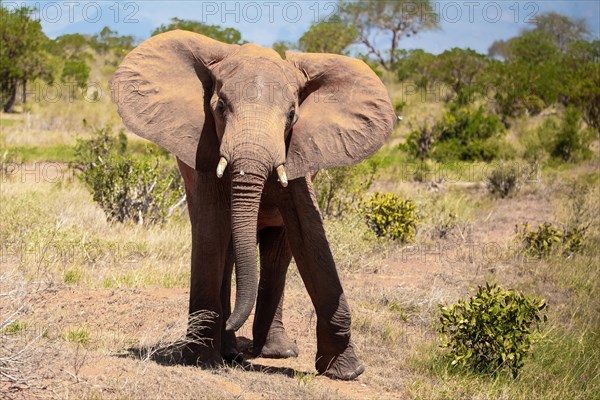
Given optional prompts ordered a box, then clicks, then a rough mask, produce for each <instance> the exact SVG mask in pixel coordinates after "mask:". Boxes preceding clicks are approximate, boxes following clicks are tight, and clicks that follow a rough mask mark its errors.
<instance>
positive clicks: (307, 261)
mask: <svg viewBox="0 0 600 400" xmlns="http://www.w3.org/2000/svg"><path fill="white" fill-rule="evenodd" d="M112 89H113V97H114V99H115V102H116V103H117V105H118V107H119V113H120V114H121V116H122V117H123V121H124V123H125V124H126V126H127V127H128V128H129V129H130V130H131V131H133V132H134V133H137V134H139V135H140V136H143V137H146V138H148V139H150V140H153V141H154V142H156V143H158V144H160V145H162V146H164V147H165V148H167V149H169V150H170V151H172V152H173V153H174V154H175V155H176V156H177V157H178V165H179V168H180V171H181V173H182V176H183V178H184V182H185V188H186V193H187V197H188V206H189V214H190V220H191V224H192V241H193V243H192V274H191V290H190V307H189V312H190V315H193V314H194V313H195V312H198V311H201V310H209V311H213V312H214V313H215V314H216V315H217V317H216V320H215V321H212V322H207V323H205V324H204V327H203V328H202V329H201V332H200V330H199V329H198V327H197V326H196V327H193V328H192V327H191V324H190V329H189V330H188V335H189V336H190V337H195V336H198V335H201V336H203V337H205V338H206V339H208V340H206V341H205V344H204V345H200V344H195V345H189V346H188V347H187V348H186V351H185V354H184V356H185V359H186V361H187V362H189V363H192V364H198V363H201V364H212V365H214V364H218V363H220V362H221V361H222V360H223V358H225V359H233V358H236V357H239V355H238V350H237V346H236V338H235V330H237V329H239V328H240V327H241V325H242V324H243V323H244V322H245V321H246V319H247V318H248V316H249V314H250V313H251V311H252V308H253V306H254V302H255V300H256V311H255V316H254V324H253V352H254V353H255V354H256V355H259V354H260V355H263V356H267V357H293V356H297V355H298V348H297V346H296V344H295V343H294V342H293V341H291V340H290V339H289V338H288V337H287V335H286V333H285V329H284V327H283V323H282V316H281V314H282V310H281V309H282V302H283V289H284V283H285V275H286V271H287V268H288V265H289V263H290V261H291V257H292V255H293V256H294V258H295V260H296V263H297V265H298V270H299V271H300V275H301V277H302V279H303V281H304V284H305V286H306V289H307V291H308V293H309V295H310V298H311V300H312V303H313V305H314V307H315V310H316V314H317V355H316V368H317V370H318V372H319V373H322V374H325V375H327V376H329V377H332V378H338V379H354V378H356V377H357V376H358V375H360V374H361V373H362V372H363V370H364V368H363V366H362V365H361V363H360V361H359V359H358V357H357V356H356V354H355V352H354V349H353V345H352V341H351V337H350V309H349V307H348V304H347V302H346V298H345V297H344V292H343V289H342V286H341V284H340V280H339V278H338V274H337V271H336V268H335V262H334V260H333V256H332V254H331V251H330V249H329V244H328V242H327V239H326V236H325V232H324V229H323V223H322V220H321V216H320V213H319V209H318V206H317V204H316V201H315V196H314V193H313V189H312V183H311V179H310V176H311V173H314V172H316V171H317V170H318V169H320V168H326V167H331V166H337V165H350V164H353V163H356V162H359V161H361V160H362V159H364V158H366V157H367V156H369V155H370V154H372V153H373V152H374V151H376V150H377V148H379V147H380V146H381V144H383V143H384V142H385V140H386V139H387V138H388V137H389V135H390V133H391V129H392V126H393V121H394V119H395V115H394V113H393V111H392V109H391V105H390V102H389V98H388V97H387V92H386V90H385V87H384V86H383V85H382V84H381V82H380V81H379V80H378V78H377V77H376V76H375V75H374V74H373V73H372V71H371V70H370V69H369V68H368V67H366V66H365V65H364V63H362V62H360V61H357V60H352V59H350V58H347V57H343V56H335V55H325V54H319V55H317V54H305V53H288V54H287V57H286V60H283V59H282V58H281V57H280V56H279V55H278V54H277V53H276V52H274V51H273V50H271V49H267V48H262V47H259V46H255V45H251V44H248V45H243V46H237V45H226V44H222V43H219V42H216V41H214V40H211V39H208V38H206V37H204V36H201V35H196V34H192V33H189V32H182V31H174V32H169V33H165V34H162V35H158V36H156V37H154V38H152V39H150V40H148V41H147V42H145V43H143V44H142V45H140V46H139V47H138V48H137V49H136V50H134V51H133V52H132V53H131V54H130V55H128V56H127V57H126V58H125V60H124V61H123V63H122V64H121V66H120V67H119V69H118V70H117V72H116V73H115V76H114V77H113V80H112ZM220 158H223V159H224V160H226V161H227V166H226V168H224V174H223V176H222V177H218V176H217V173H216V168H217V163H218V162H219V159H220ZM279 166H284V168H285V169H286V170H287V177H288V179H289V184H288V185H287V187H284V186H285V178H284V177H280V179H279V180H278V175H277V174H276V173H275V169H276V168H277V167H279ZM280 181H281V182H280ZM257 233H258V234H257ZM257 237H258V246H259V249H260V282H258V276H257V275H258V273H257V266H256V259H257ZM234 261H235V266H236V288H237V290H236V301H235V308H234V310H233V311H231V308H230V289H231V274H232V267H233V265H234Z"/></svg>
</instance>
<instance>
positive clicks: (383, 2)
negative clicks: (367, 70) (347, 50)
mask: <svg viewBox="0 0 600 400" xmlns="http://www.w3.org/2000/svg"><path fill="white" fill-rule="evenodd" d="M340 18H341V19H342V21H343V22H344V23H346V24H347V25H351V26H353V27H354V28H355V29H356V31H357V37H358V39H357V43H360V44H362V45H364V46H365V47H366V48H367V51H368V53H367V55H368V56H372V57H374V58H375V60H377V62H378V63H379V64H380V65H381V66H382V67H383V68H384V69H386V70H391V69H393V68H394V65H395V63H396V62H397V61H398V58H399V53H398V49H399V43H400V39H402V38H403V37H410V36H412V35H415V34H417V33H419V32H421V31H425V30H431V29H437V28H438V26H439V16H438V15H437V14H436V12H435V10H434V8H433V6H432V3H431V1H430V0H365V1H356V2H342V3H340ZM382 34H383V35H385V37H387V38H388V39H389V46H387V50H385V51H382V50H381V49H380V47H379V46H378V42H377V39H378V38H380V37H381V35H382Z"/></svg>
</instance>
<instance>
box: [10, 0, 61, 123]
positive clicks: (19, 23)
mask: <svg viewBox="0 0 600 400" xmlns="http://www.w3.org/2000/svg"><path fill="white" fill-rule="evenodd" d="M32 11H33V10H32V9H30V8H27V7H21V8H19V9H16V10H12V11H11V10H8V9H6V8H4V7H2V6H1V4H0V21H2V24H0V37H1V38H2V45H1V46H0V80H1V83H0V93H1V96H2V108H3V110H4V112H12V111H13V107H14V104H15V101H16V98H17V86H18V84H19V82H21V83H22V85H23V92H24V93H25V92H26V85H27V81H29V80H32V79H36V78H39V77H41V78H45V79H46V80H52V77H53V73H52V71H53V68H52V57H51V56H50V54H48V53H47V52H46V51H45V50H44V49H45V46H46V44H47V42H48V38H47V37H46V35H45V34H44V32H42V26H41V24H40V22H39V21H34V20H32V19H31V18H30V17H29V15H30V14H31V12H32Z"/></svg>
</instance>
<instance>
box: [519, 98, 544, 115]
mask: <svg viewBox="0 0 600 400" xmlns="http://www.w3.org/2000/svg"><path fill="white" fill-rule="evenodd" d="M544 107H546V103H544V100H542V99H540V98H539V97H538V96H536V95H529V96H525V98H523V108H524V109H525V110H527V113H528V114H529V115H538V114H539V113H541V112H542V110H543V109H544Z"/></svg>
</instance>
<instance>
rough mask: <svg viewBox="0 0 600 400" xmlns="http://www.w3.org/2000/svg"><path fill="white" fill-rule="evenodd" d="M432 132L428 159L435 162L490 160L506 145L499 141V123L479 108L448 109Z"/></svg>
mask: <svg viewBox="0 0 600 400" xmlns="http://www.w3.org/2000/svg"><path fill="white" fill-rule="evenodd" d="M434 131H435V143H434V146H433V152H432V157H433V158H434V159H435V160H437V161H452V160H463V161H491V160H494V159H496V158H498V157H499V156H500V155H501V152H502V150H503V146H506V145H505V144H504V145H503V144H502V143H501V141H500V134H501V133H502V132H503V131H504V126H503V125H502V122H501V121H500V119H499V118H498V117H496V116H495V115H493V114H489V113H487V112H486V111H485V109H484V108H483V106H481V107H479V108H477V109H476V110H475V111H471V110H469V109H467V108H459V107H451V108H450V111H448V112H447V113H446V114H445V115H444V117H443V119H442V120H441V121H439V122H438V123H437V124H436V126H435V127H434Z"/></svg>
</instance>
